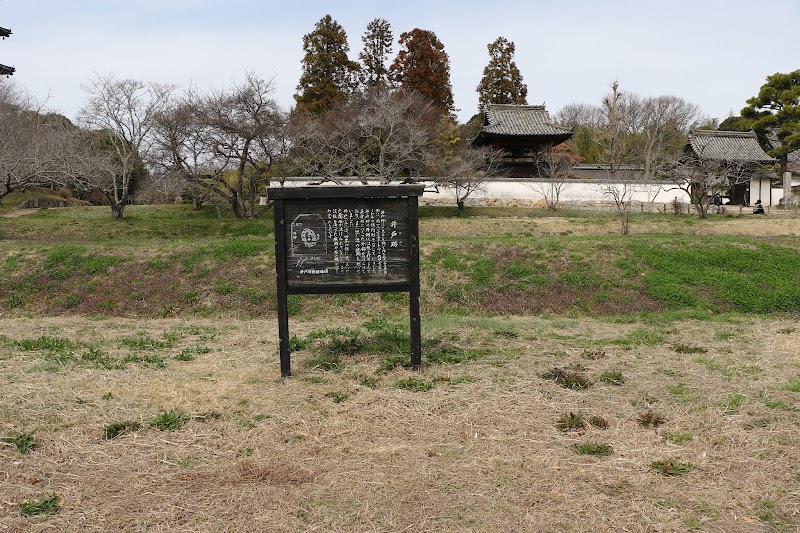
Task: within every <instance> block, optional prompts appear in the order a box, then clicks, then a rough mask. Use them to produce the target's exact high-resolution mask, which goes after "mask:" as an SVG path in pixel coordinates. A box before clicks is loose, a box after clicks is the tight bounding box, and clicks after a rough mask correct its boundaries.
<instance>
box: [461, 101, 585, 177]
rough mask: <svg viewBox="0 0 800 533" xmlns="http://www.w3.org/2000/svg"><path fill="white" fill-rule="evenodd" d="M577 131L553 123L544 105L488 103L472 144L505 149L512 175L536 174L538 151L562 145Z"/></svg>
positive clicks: (530, 175)
mask: <svg viewBox="0 0 800 533" xmlns="http://www.w3.org/2000/svg"><path fill="white" fill-rule="evenodd" d="M574 133H575V131H574V130H573V129H571V128H565V127H563V126H559V125H557V124H554V123H553V122H552V121H551V120H550V114H549V113H548V112H547V111H546V110H545V108H544V106H543V105H515V104H489V105H487V106H486V108H485V109H484V122H483V126H482V127H481V130H480V132H479V133H478V135H477V136H476V137H475V139H473V141H472V145H473V146H491V147H492V148H495V149H498V150H503V152H504V154H505V155H504V158H503V159H504V166H505V167H506V168H507V169H508V170H509V172H510V175H511V177H516V178H524V177H532V176H536V175H537V171H536V162H535V155H536V152H537V151H540V150H542V149H543V148H545V147H551V146H555V145H557V144H561V143H563V142H565V141H567V140H569V138H570V137H572V135H573V134H574Z"/></svg>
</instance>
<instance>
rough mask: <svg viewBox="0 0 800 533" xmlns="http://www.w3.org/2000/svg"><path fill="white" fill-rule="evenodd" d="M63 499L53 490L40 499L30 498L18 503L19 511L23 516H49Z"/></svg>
mask: <svg viewBox="0 0 800 533" xmlns="http://www.w3.org/2000/svg"><path fill="white" fill-rule="evenodd" d="M62 505H64V499H63V498H62V497H61V496H60V495H58V494H56V493H55V492H54V493H53V494H51V495H50V496H48V497H46V498H42V499H40V500H30V501H27V502H23V503H21V504H19V512H20V514H21V515H23V516H51V515H54V514H56V513H57V512H58V510H59V509H61V506H62Z"/></svg>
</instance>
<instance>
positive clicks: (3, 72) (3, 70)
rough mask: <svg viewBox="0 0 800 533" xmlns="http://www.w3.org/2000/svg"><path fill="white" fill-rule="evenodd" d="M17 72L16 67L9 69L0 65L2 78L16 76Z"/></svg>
mask: <svg viewBox="0 0 800 533" xmlns="http://www.w3.org/2000/svg"><path fill="white" fill-rule="evenodd" d="M15 70H17V69H15V68H14V67H7V66H5V65H0V76H11V75H12V74H14V71H15Z"/></svg>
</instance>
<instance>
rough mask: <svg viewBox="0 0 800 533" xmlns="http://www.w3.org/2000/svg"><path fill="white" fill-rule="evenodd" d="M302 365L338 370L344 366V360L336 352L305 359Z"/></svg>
mask: <svg viewBox="0 0 800 533" xmlns="http://www.w3.org/2000/svg"><path fill="white" fill-rule="evenodd" d="M303 366H305V367H306V368H310V369H312V370H322V371H325V372H331V371H333V372H338V371H340V370H342V368H344V362H343V361H342V358H341V357H340V356H339V355H338V354H324V355H320V356H318V357H312V358H311V359H306V360H305V361H304V362H303Z"/></svg>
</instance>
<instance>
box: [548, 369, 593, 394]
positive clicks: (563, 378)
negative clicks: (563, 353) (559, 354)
mask: <svg viewBox="0 0 800 533" xmlns="http://www.w3.org/2000/svg"><path fill="white" fill-rule="evenodd" d="M542 377H543V378H544V379H547V380H549V381H554V382H555V383H557V384H559V385H561V386H562V387H564V388H566V389H572V390H584V389H588V388H589V387H590V386H591V384H592V382H591V381H589V378H588V377H587V376H586V374H583V373H581V372H578V371H575V370H565V369H563V368H554V369H552V370H549V371H547V372H545V373H544V374H542Z"/></svg>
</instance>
